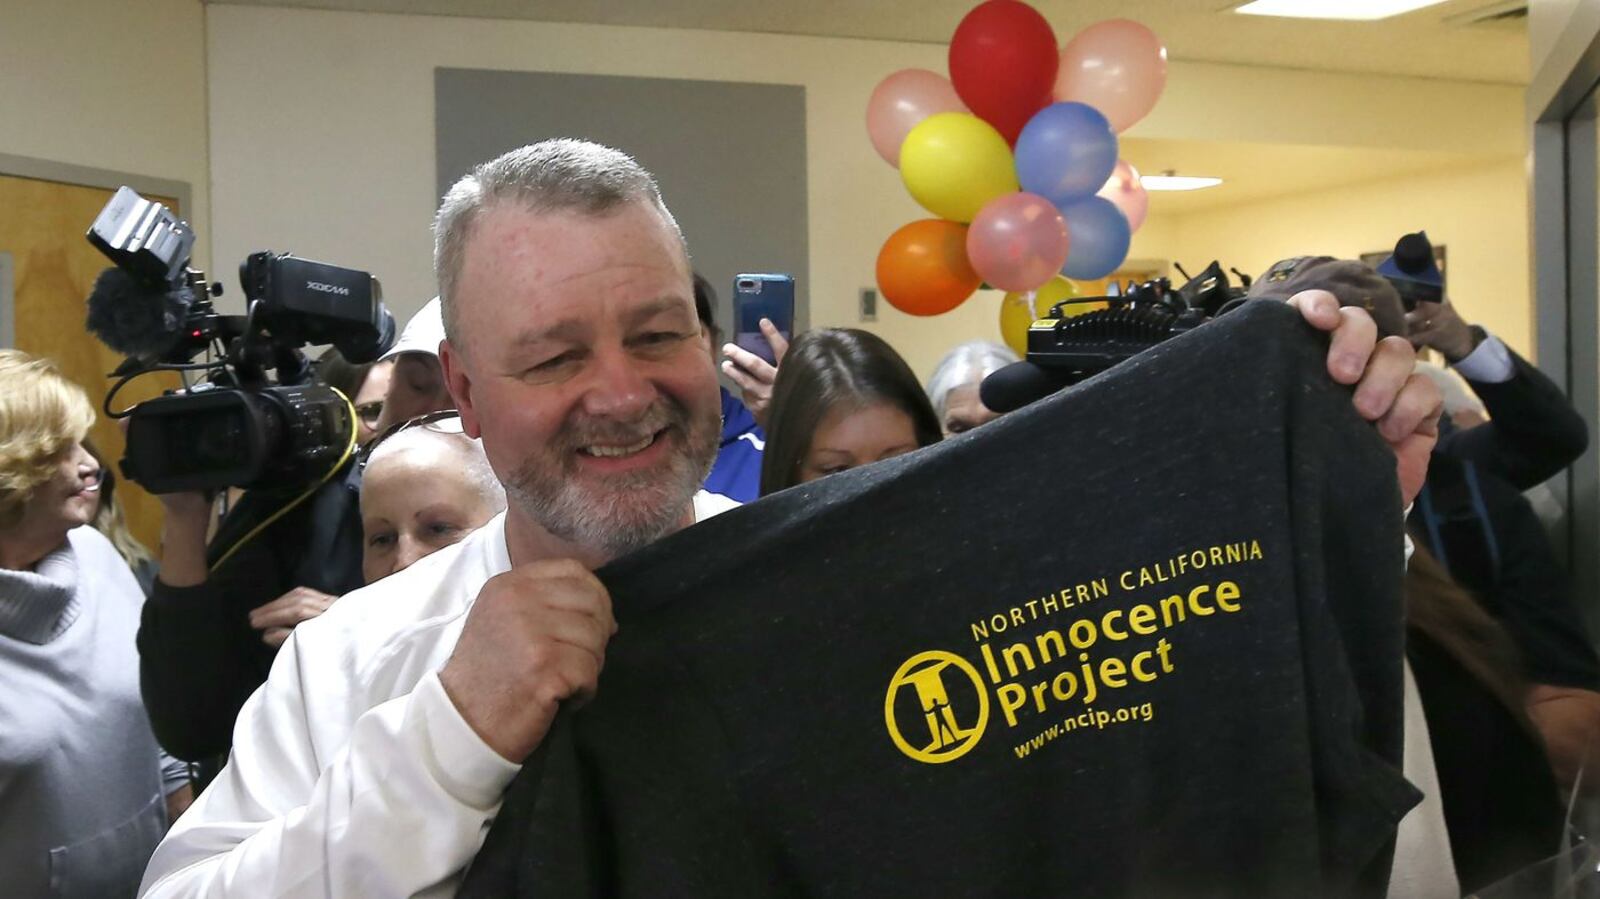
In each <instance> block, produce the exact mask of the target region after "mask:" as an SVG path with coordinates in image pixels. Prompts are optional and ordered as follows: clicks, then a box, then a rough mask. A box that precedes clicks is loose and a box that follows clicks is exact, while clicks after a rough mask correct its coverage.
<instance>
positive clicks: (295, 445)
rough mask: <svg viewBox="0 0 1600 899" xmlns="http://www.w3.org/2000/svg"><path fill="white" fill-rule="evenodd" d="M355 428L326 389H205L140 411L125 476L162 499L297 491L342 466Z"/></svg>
mask: <svg viewBox="0 0 1600 899" xmlns="http://www.w3.org/2000/svg"><path fill="white" fill-rule="evenodd" d="M353 424H354V423H353V421H352V420H351V418H350V410H349V406H348V404H347V403H346V402H345V399H344V397H343V396H341V395H340V394H339V392H338V391H336V390H334V389H332V388H330V387H328V386H326V385H324V384H317V383H306V384H296V385H291V386H273V387H261V388H257V389H253V390H241V389H236V388H229V387H221V386H218V385H216V384H202V385H200V386H199V387H197V388H195V389H193V390H190V391H187V392H185V393H181V394H170V395H167V396H162V397H157V398H155V399H152V400H147V401H145V402H143V403H140V404H139V405H138V407H137V408H136V409H135V410H134V412H133V414H132V415H131V416H130V418H129V422H128V449H127V454H126V455H124V456H123V457H122V474H123V476H124V477H127V478H129V479H131V480H134V481H137V482H139V483H140V484H143V485H145V487H146V489H149V490H152V492H156V493H166V492H172V491H176V490H216V489H220V488H221V487H227V486H237V487H250V488H260V487H284V486H288V487H293V486H298V485H301V484H306V483H309V482H310V481H312V480H313V479H315V478H316V477H317V476H318V475H320V474H322V473H324V472H326V471H328V470H329V469H330V468H332V467H333V466H334V465H335V464H337V463H338V461H339V457H340V456H341V455H342V454H343V452H344V450H345V447H346V446H347V444H348V441H349V436H350V430H351V428H352V427H353ZM151 485H154V486H151ZM158 488H159V489H158Z"/></svg>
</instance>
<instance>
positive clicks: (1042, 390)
mask: <svg viewBox="0 0 1600 899" xmlns="http://www.w3.org/2000/svg"><path fill="white" fill-rule="evenodd" d="M1081 378H1082V376H1081V375H1079V374H1077V373H1076V372H1073V371H1070V370H1067V369H1059V368H1045V367H1044V366H1042V365H1035V364H1033V363H1032V362H1013V363H1011V364H1010V365H1007V366H1006V367H1005V368H1002V369H999V370H998V371H996V372H994V373H993V374H991V375H989V376H988V377H987V378H984V379H983V382H982V383H980V384H979V385H978V399H979V400H982V401H983V404H984V405H985V406H986V407H988V408H989V409H990V410H991V411H994V412H999V413H1002V414H1003V413H1006V412H1013V411H1015V410H1017V409H1021V408H1022V407H1023V406H1026V405H1028V404H1029V403H1031V402H1033V401H1034V400H1040V399H1044V398H1045V397H1047V396H1049V395H1050V394H1052V393H1055V392H1056V391H1057V390H1060V389H1061V388H1063V387H1066V386H1067V385H1069V384H1071V383H1073V382H1074V381H1077V380H1081Z"/></svg>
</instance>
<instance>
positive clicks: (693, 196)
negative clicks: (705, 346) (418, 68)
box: [434, 68, 809, 339]
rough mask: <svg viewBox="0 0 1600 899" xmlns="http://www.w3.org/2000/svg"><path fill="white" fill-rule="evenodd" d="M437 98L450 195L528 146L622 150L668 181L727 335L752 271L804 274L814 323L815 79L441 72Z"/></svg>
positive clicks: (799, 291) (441, 188)
mask: <svg viewBox="0 0 1600 899" xmlns="http://www.w3.org/2000/svg"><path fill="white" fill-rule="evenodd" d="M434 102H435V113H434V115H435V123H436V143H437V150H438V153H437V170H438V184H437V189H438V196H443V195H444V192H445V190H447V189H448V188H449V186H450V185H451V184H452V183H453V182H454V181H455V180H456V179H457V178H459V177H461V176H462V175H464V174H466V173H467V172H468V171H469V170H470V169H471V168H472V166H474V165H476V164H477V163H480V162H483V161H484V160H487V159H491V158H493V157H495V156H497V155H499V154H500V153H503V152H505V151H506V150H510V149H513V148H515V147H519V146H522V145H523V144H528V143H533V142H535V141H538V140H542V139H545V138H550V137H581V138H585V139H588V140H594V141H598V142H600V143H603V144H608V145H610V146H614V147H617V148H618V149H621V150H624V151H626V152H627V153H629V154H630V155H632V156H633V157H634V158H636V159H638V160H639V161H640V163H642V164H643V165H644V166H645V168H647V169H649V170H650V171H651V172H653V173H655V175H656V177H657V179H659V181H660V183H661V191H662V194H663V195H664V196H665V198H666V201H667V206H668V207H669V208H670V209H671V210H672V213H673V215H674V216H676V217H677V219H678V224H679V225H680V226H682V228H683V230H684V233H685V235H686V236H687V237H688V239H689V249H690V252H691V253H693V255H694V264H695V268H696V269H697V270H698V271H699V272H700V273H701V274H703V275H705V276H706V277H707V278H709V279H711V283H712V284H714V285H716V288H717V293H718V295H719V297H720V301H721V308H720V309H719V310H718V312H717V323H718V324H719V325H721V326H722V328H723V330H724V332H727V331H730V330H731V325H732V321H733V319H732V312H731V299H730V293H731V291H732V283H733V276H734V274H736V273H737V272H741V271H776V272H788V273H790V274H793V275H794V276H795V279H796V282H797V284H796V292H795V315H796V318H797V320H798V321H799V322H800V323H801V325H802V326H803V325H804V323H805V322H806V321H807V320H808V316H807V315H806V310H807V308H808V303H807V297H808V294H807V288H808V286H809V285H808V284H807V280H808V278H807V275H808V272H809V269H808V259H809V257H808V253H807V248H806V233H807V232H806V227H807V216H806V119H805V88H804V87H802V86H798V85H781V84H743V83H729V82H717V81H687V80H678V79H666V78H625V77H619V76H610V75H568V74H559V73H547V72H502V71H485V70H478V69H444V68H441V69H437V70H435V72H434ZM730 339H731V335H730Z"/></svg>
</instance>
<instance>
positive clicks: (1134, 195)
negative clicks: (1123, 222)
mask: <svg viewBox="0 0 1600 899" xmlns="http://www.w3.org/2000/svg"><path fill="white" fill-rule="evenodd" d="M1095 196H1097V197H1105V198H1106V199H1107V200H1110V201H1111V203H1112V205H1114V206H1116V207H1117V208H1118V209H1120V210H1122V214H1123V215H1125V216H1127V217H1128V229H1129V230H1130V231H1137V230H1139V226H1140V225H1142V224H1144V217H1145V214H1146V213H1148V212H1149V211H1150V195H1149V194H1147V193H1145V191H1144V184H1143V182H1141V181H1140V180H1139V170H1138V169H1136V168H1134V167H1133V166H1131V165H1129V164H1128V163H1127V161H1126V160H1122V159H1119V160H1117V167H1116V168H1114V169H1112V170H1111V177H1110V178H1107V179H1106V186H1105V187H1102V188H1100V190H1099V192H1098V193H1096V194H1095Z"/></svg>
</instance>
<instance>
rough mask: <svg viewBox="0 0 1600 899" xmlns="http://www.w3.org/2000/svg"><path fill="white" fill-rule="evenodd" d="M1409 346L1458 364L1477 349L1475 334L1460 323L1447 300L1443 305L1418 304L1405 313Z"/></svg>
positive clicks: (1446, 299) (1468, 326) (1469, 326)
mask: <svg viewBox="0 0 1600 899" xmlns="http://www.w3.org/2000/svg"><path fill="white" fill-rule="evenodd" d="M1406 327H1407V328H1408V329H1409V331H1410V337H1411V345H1412V346H1414V347H1417V348H1418V349H1421V348H1422V347H1428V348H1429V349H1435V350H1438V351H1439V352H1440V353H1442V354H1443V355H1444V358H1445V360H1446V361H1448V362H1450V363H1452V364H1453V363H1456V362H1460V361H1461V360H1462V359H1465V358H1467V356H1469V355H1471V353H1472V351H1473V350H1475V349H1477V348H1478V335H1477V334H1474V333H1473V331H1472V326H1471V325H1468V324H1467V323H1466V322H1464V321H1462V320H1461V316H1460V315H1458V314H1457V313H1456V307H1455V306H1453V305H1451V303H1450V298H1449V297H1445V298H1444V302H1442V303H1418V304H1417V308H1415V309H1413V310H1411V311H1410V312H1407V313H1406Z"/></svg>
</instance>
